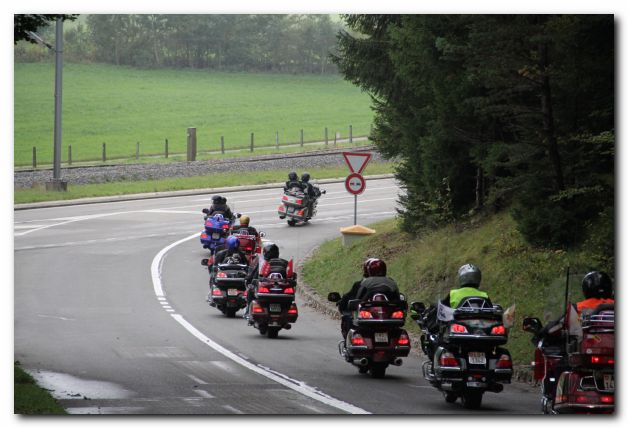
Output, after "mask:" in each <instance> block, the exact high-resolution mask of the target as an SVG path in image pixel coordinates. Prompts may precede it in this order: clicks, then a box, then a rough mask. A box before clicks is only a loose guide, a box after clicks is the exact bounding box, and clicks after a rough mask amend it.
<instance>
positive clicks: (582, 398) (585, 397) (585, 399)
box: [576, 395, 597, 404]
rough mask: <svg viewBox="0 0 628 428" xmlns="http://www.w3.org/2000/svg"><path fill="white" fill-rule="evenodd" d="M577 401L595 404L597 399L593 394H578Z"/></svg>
mask: <svg viewBox="0 0 628 428" xmlns="http://www.w3.org/2000/svg"><path fill="white" fill-rule="evenodd" d="M576 403H580V404H594V403H597V400H596V398H595V397H593V396H591V397H589V396H588V395H576Z"/></svg>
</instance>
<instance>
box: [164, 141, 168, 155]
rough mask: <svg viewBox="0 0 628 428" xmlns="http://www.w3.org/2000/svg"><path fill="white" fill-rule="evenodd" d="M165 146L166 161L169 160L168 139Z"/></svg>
mask: <svg viewBox="0 0 628 428" xmlns="http://www.w3.org/2000/svg"><path fill="white" fill-rule="evenodd" d="M165 146H166V147H165V148H164V151H165V155H166V159H167V158H168V139H167V138H166V144H165Z"/></svg>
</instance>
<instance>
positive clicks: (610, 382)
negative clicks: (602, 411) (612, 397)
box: [604, 374, 615, 391]
mask: <svg viewBox="0 0 628 428" xmlns="http://www.w3.org/2000/svg"><path fill="white" fill-rule="evenodd" d="M604 390H605V391H615V377H614V376H613V375H612V374H605V375H604Z"/></svg>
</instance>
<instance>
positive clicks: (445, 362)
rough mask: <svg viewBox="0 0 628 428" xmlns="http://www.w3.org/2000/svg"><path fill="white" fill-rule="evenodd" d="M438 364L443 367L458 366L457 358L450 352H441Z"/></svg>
mask: <svg viewBox="0 0 628 428" xmlns="http://www.w3.org/2000/svg"><path fill="white" fill-rule="evenodd" d="M440 365H441V366H445V367H460V363H458V359H457V358H456V357H454V354H452V353H450V352H443V353H442V354H441V356H440Z"/></svg>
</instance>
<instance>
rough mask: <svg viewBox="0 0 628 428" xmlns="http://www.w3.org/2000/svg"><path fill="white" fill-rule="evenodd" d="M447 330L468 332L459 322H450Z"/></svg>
mask: <svg viewBox="0 0 628 428" xmlns="http://www.w3.org/2000/svg"><path fill="white" fill-rule="evenodd" d="M449 331H451V332H452V333H468V332H467V328H466V327H465V326H463V325H461V324H452V325H451V326H450V327H449Z"/></svg>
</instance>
